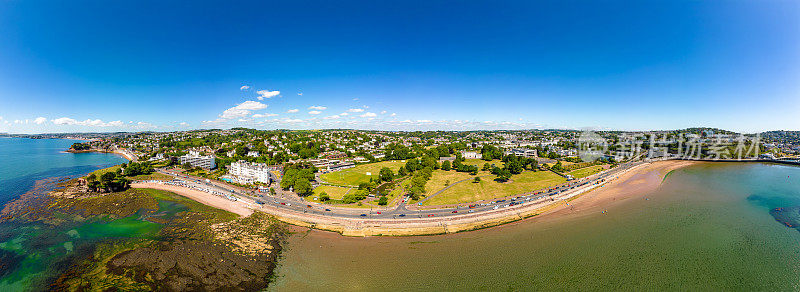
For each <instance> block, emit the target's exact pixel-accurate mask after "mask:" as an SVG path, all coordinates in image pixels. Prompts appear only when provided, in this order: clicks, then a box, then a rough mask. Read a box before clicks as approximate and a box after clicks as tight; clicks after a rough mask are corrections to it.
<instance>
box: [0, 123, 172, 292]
mask: <svg viewBox="0 0 800 292" xmlns="http://www.w3.org/2000/svg"><path fill="white" fill-rule="evenodd" d="M75 142H79V141H75V140H58V139H39V140H33V139H17V138H0V205H4V204H5V203H7V202H8V201H11V200H13V199H15V198H17V197H19V195H21V194H23V193H25V192H27V191H29V190H30V189H31V188H32V187H33V186H34V185H35V183H36V182H37V181H39V180H43V179H47V178H52V177H65V176H75V175H83V174H86V173H89V172H91V171H94V170H96V169H99V168H103V167H108V166H111V165H116V164H119V163H123V162H126V161H127V160H125V159H124V158H122V157H120V156H117V155H114V154H105V153H80V154H72V153H64V152H63V151H64V150H66V149H68V148H69V146H70V145H72V143H75ZM158 228H160V225H158V224H156V223H152V222H148V221H144V220H138V219H137V218H133V217H129V218H121V219H117V220H110V221H92V222H87V223H85V224H65V225H63V226H58V227H54V226H51V225H47V224H42V223H39V222H36V223H18V222H17V223H10V222H6V223H0V291H20V290H29V289H35V290H38V289H41V287H45V286H46V284H47V283H46V282H47V281H49V280H51V277H53V276H54V275H56V274H57V273H58V271H63V270H65V269H66V268H67V267H68V266H69V264H70V263H71V260H72V259H73V258H74V257H76V256H79V255H81V254H87V253H89V252H91V248H92V245H91V243H92V241H93V240H94V239H100V238H113V237H128V236H131V234H136V236H154V235H155V234H156V233H157V232H158ZM34 287H40V288H34Z"/></svg>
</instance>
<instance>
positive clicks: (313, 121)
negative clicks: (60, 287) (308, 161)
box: [0, 0, 800, 133]
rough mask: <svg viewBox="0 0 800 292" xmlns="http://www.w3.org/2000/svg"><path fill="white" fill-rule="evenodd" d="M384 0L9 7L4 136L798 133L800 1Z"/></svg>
mask: <svg viewBox="0 0 800 292" xmlns="http://www.w3.org/2000/svg"><path fill="white" fill-rule="evenodd" d="M164 2H166V3H164ZM374 2H383V1H283V2H279V3H272V2H266V1H259V2H239V1H220V2H204V1H195V2H191V3H189V2H186V3H179V2H176V1H17V0H11V1H3V2H0V117H2V119H0V132H12V133H41V132H75V131H136V130H156V131H170V130H182V129H195V128H228V127H235V126H244V127H253V128H259V129H275V128H290V129H306V128H358V129H398V130H414V129H421V130H428V129H455V130H472V129H518V128H584V127H592V128H599V129H623V130H628V129H630V130H636V129H642V130H647V129H674V128H683V127H692V126H710V127H720V128H726V129H732V130H738V131H745V132H753V131H760V130H772V129H788V130H800V118H798V117H797V113H798V112H800V2H797V1H483V2H477V1H418V2H412V1H398V2H396V3H374ZM259 91H261V92H263V94H259V93H258V92H259ZM278 92H279V93H278ZM300 94H302V95H300ZM259 97H261V99H259Z"/></svg>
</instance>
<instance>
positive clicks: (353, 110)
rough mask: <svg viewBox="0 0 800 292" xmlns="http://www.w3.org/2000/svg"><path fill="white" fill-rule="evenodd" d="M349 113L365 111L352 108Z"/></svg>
mask: <svg viewBox="0 0 800 292" xmlns="http://www.w3.org/2000/svg"><path fill="white" fill-rule="evenodd" d="M347 111H348V112H351V113H360V112H363V111H364V109H363V108H351V109H349V110H347Z"/></svg>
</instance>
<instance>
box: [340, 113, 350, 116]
mask: <svg viewBox="0 0 800 292" xmlns="http://www.w3.org/2000/svg"><path fill="white" fill-rule="evenodd" d="M339 115H340V116H346V115H349V114H348V113H341V114H339Z"/></svg>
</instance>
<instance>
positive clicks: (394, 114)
mask: <svg viewBox="0 0 800 292" xmlns="http://www.w3.org/2000/svg"><path fill="white" fill-rule="evenodd" d="M396 115H397V113H392V114H391V115H389V116H392V117H394V116H396Z"/></svg>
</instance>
